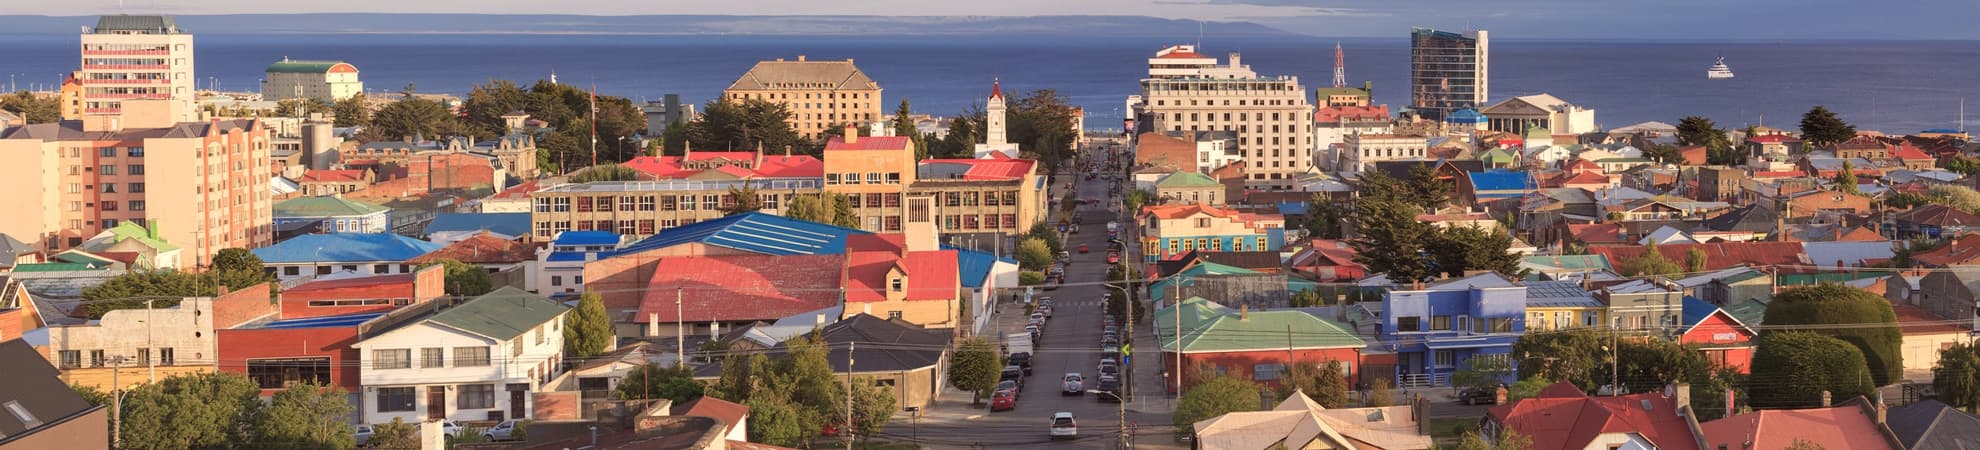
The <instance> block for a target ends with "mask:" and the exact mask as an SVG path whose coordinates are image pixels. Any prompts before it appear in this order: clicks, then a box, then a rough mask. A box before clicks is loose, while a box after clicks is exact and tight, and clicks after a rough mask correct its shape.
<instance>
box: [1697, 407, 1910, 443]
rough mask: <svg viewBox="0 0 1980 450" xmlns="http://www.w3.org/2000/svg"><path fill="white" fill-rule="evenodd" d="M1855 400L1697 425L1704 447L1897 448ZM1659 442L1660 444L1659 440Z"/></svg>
mask: <svg viewBox="0 0 1980 450" xmlns="http://www.w3.org/2000/svg"><path fill="white" fill-rule="evenodd" d="M1866 409H1867V408H1865V407H1864V406H1862V405H1860V404H1858V403H1856V402H1850V403H1848V404H1844V405H1841V406H1834V407H1829V408H1811V409H1770V410H1760V411H1754V412H1750V413H1746V414H1739V415H1735V416H1731V417H1727V418H1723V419H1719V420H1714V421H1711V422H1705V423H1701V424H1698V429H1699V430H1700V431H1702V432H1704V434H1705V446H1706V447H1707V448H1719V447H1724V448H1729V449H1748V448H1752V449H1771V448H1788V447H1791V446H1793V445H1794V442H1795V441H1802V440H1805V441H1808V442H1811V443H1814V444H1816V445H1819V446H1822V447H1826V448H1847V449H1851V450H1857V449H1864V450H1870V449H1896V448H1898V447H1894V446H1892V445H1891V442H1890V441H1889V440H1886V439H1888V438H1894V437H1895V436H1892V435H1889V434H1886V432H1885V430H1884V428H1883V427H1879V426H1877V424H1876V422H1873V419H1872V418H1871V417H1870V414H1871V413H1870V411H1866ZM1659 444H1662V443H1661V442H1659Z"/></svg>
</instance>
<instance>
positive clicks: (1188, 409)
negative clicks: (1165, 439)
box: [1175, 376, 1260, 433]
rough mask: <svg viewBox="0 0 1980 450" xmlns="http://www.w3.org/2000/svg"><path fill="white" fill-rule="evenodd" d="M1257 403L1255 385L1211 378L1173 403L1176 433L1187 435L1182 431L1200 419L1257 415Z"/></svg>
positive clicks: (1234, 379)
mask: <svg viewBox="0 0 1980 450" xmlns="http://www.w3.org/2000/svg"><path fill="white" fill-rule="evenodd" d="M1259 401H1260V400H1259V397H1258V385H1255V384H1251V382H1249V381H1244V380H1239V379H1236V378H1231V377H1228V376H1218V377H1212V378H1210V379H1209V380H1208V381H1204V382H1203V383H1200V384H1197V385H1196V386H1192V387H1190V388H1189V390H1186V391H1183V394H1182V398H1180V399H1177V400H1176V413H1175V424H1176V430H1178V431H1177V433H1187V431H1186V430H1190V429H1192V427H1193V426H1194V425H1196V422H1199V421H1202V420H1204V419H1209V418H1212V417H1217V416H1221V415H1224V414H1228V413H1234V412H1242V411H1257V410H1258V407H1259Z"/></svg>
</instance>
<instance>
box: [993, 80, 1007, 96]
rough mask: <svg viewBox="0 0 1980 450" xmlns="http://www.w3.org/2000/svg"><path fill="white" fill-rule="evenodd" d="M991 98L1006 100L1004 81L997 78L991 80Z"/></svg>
mask: <svg viewBox="0 0 1980 450" xmlns="http://www.w3.org/2000/svg"><path fill="white" fill-rule="evenodd" d="M990 98H1004V82H1003V80H1000V79H997V78H991V79H990Z"/></svg>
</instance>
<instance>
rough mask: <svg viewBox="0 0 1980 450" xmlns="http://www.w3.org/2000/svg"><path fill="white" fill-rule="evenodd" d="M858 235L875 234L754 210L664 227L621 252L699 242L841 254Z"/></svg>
mask: <svg viewBox="0 0 1980 450" xmlns="http://www.w3.org/2000/svg"><path fill="white" fill-rule="evenodd" d="M854 234H872V233H869V232H865V231H860V230H855V229H851V228H842V227H837V226H832V225H827V224H822V223H817V222H807V221H802V220H797V219H790V218H785V217H781V216H777V215H773V214H766V213H760V212H751V213H743V214H736V215H732V216H728V217H723V218H720V219H715V220H710V221H706V222H697V223H694V224H691V225H686V226H679V227H674V228H669V229H666V230H662V231H661V232H660V233H659V234H655V235H653V236H652V237H648V238H646V239H644V240H641V241H639V242H635V243H633V244H632V245H628V246H626V248H625V249H622V250H620V251H619V253H620V254H629V253H638V252H642V251H647V250H652V249H657V248H667V247H672V246H675V245H680V244H685V243H690V242H699V243H703V244H708V245H715V246H721V247H727V248H733V249H737V250H743V251H748V252H754V253H761V254H766V255H818V254H840V253H845V251H846V237H847V236H850V235H854Z"/></svg>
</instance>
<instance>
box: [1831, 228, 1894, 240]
mask: <svg viewBox="0 0 1980 450" xmlns="http://www.w3.org/2000/svg"><path fill="white" fill-rule="evenodd" d="M1888 240H1890V239H1886V238H1884V236H1883V235H1879V234H1877V232H1876V231H1872V230H1871V229H1869V228H1865V227H1856V228H1852V229H1850V230H1849V232H1846V233H1843V235H1842V236H1837V237H1836V241H1837V242H1883V241H1888Z"/></svg>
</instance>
